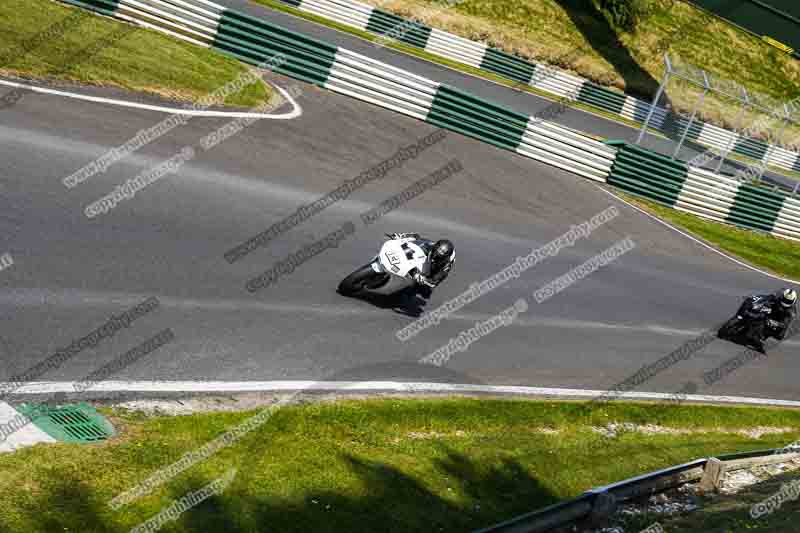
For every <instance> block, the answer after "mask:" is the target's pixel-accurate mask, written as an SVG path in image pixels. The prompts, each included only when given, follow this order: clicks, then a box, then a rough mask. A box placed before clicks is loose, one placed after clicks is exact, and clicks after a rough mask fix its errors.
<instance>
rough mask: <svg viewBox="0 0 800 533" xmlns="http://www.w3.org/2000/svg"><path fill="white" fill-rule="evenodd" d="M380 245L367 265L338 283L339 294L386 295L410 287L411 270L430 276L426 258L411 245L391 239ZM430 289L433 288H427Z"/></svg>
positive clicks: (412, 283) (426, 255) (415, 246)
mask: <svg viewBox="0 0 800 533" xmlns="http://www.w3.org/2000/svg"><path fill="white" fill-rule="evenodd" d="M385 235H386V236H387V237H389V238H390V240H388V241H386V242H385V243H383V246H382V247H381V251H380V252H378V255H376V256H375V257H374V258H373V259H372V262H371V263H368V264H366V265H364V266H363V267H361V268H359V269H358V270H356V271H355V272H353V273H352V274H350V275H349V276H347V277H346V278H344V279H343V280H342V282H341V283H339V293H340V294H342V295H344V296H352V295H353V294H356V293H358V292H361V291H368V292H371V293H375V294H382V295H390V294H395V293H397V292H399V291H401V290H403V289H407V288H409V287H411V286H413V285H414V284H415V283H416V282H415V281H414V280H413V279H412V277H411V276H410V275H409V273H410V272H412V271H413V270H414V269H415V268H416V269H417V270H418V271H419V272H421V273H422V274H425V275H428V274H430V264H429V263H428V254H427V253H425V251H424V250H423V249H422V248H421V247H420V246H418V245H417V244H414V243H413V242H410V241H408V240H405V239H395V238H394V236H393V235H389V234H388V233H387V234H385ZM429 286H430V287H433V285H429Z"/></svg>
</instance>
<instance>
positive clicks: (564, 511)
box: [474, 448, 800, 533]
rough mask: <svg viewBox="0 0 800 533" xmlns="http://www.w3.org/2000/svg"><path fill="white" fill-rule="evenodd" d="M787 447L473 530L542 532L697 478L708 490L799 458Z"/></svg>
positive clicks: (625, 484)
mask: <svg viewBox="0 0 800 533" xmlns="http://www.w3.org/2000/svg"><path fill="white" fill-rule="evenodd" d="M784 450H785V449H784V448H775V449H771V450H760V451H754V452H745V453H736V454H728V455H720V456H718V457H708V458H703V459H697V460H695V461H691V462H688V463H684V464H681V465H677V466H671V467H669V468H664V469H662V470H657V471H655V472H650V473H648V474H643V475H641V476H636V477H633V478H630V479H626V480H624V481H619V482H617V483H612V484H610V485H606V486H603V487H597V488H595V489H592V490H589V491H587V492H585V493H583V494H581V495H580V496H578V497H577V498H574V499H572V500H569V501H566V502H561V503H557V504H555V505H551V506H549V507H545V508H543V509H540V510H538V511H533V512H530V513H525V514H523V515H519V516H517V517H514V518H512V519H510V520H507V521H505V522H501V523H499V524H496V525H493V526H490V527H487V528H484V529H480V530H476V531H475V532H474V533H540V532H544V531H549V530H551V529H553V528H556V527H560V526H565V525H568V524H570V523H572V522H575V521H577V520H581V519H585V518H587V517H589V516H591V515H593V514H594V515H595V516H609V515H610V514H611V513H612V512H613V511H614V509H615V507H616V504H617V503H618V502H624V501H626V500H631V499H636V498H641V497H644V496H651V495H654V494H658V493H661V492H664V491H665V490H668V489H671V488H674V487H677V486H680V485H682V484H685V483H690V482H694V481H698V480H702V481H701V485H703V488H704V489H705V490H714V489H717V488H719V484H720V481H721V479H722V476H723V474H724V473H725V472H733V471H736V470H742V469H746V468H752V467H754V466H761V465H766V464H776V463H783V462H786V461H790V460H792V459H798V458H800V453H778V452H783V451H784Z"/></svg>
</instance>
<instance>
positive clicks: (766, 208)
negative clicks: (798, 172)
mask: <svg viewBox="0 0 800 533" xmlns="http://www.w3.org/2000/svg"><path fill="white" fill-rule="evenodd" d="M765 193H769V191H764V190H763V189H759V188H758V187H756V186H754V185H750V184H747V183H745V184H742V185H741V187H740V188H739V192H738V194H737V195H736V198H734V201H733V207H731V212H730V215H728V219H729V220H731V221H740V222H741V221H748V222H749V223H751V224H754V225H757V226H758V227H759V228H760V229H763V230H764V231H772V229H773V228H774V227H775V220H777V218H778V213H779V212H780V210H781V208H782V207H783V202H784V200H785V198H780V199H779V198H775V197H772V198H770V196H769V195H768V194H765ZM773 194H774V193H773ZM769 200H772V201H771V202H770V201H769Z"/></svg>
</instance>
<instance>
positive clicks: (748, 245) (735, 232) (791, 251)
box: [616, 191, 800, 279]
mask: <svg viewBox="0 0 800 533" xmlns="http://www.w3.org/2000/svg"><path fill="white" fill-rule="evenodd" d="M616 192H617V193H618V194H620V195H621V196H622V197H624V198H625V199H626V200H628V201H629V202H631V203H633V204H636V205H638V206H639V207H642V208H643V209H645V210H647V211H649V212H650V213H652V214H654V215H656V216H658V217H659V218H662V219H664V220H666V221H668V222H671V223H673V224H675V225H677V226H680V227H682V228H684V229H686V230H687V231H688V232H689V233H693V234H694V235H696V236H698V237H700V238H702V239H705V240H706V241H708V242H709V243H711V244H713V245H714V246H716V247H718V248H719V249H721V250H724V251H725V252H728V253H730V254H733V255H736V256H738V257H740V258H742V259H744V260H745V261H747V262H748V263H751V264H753V265H755V266H758V267H761V268H764V269H766V270H768V271H770V272H773V273H775V274H778V275H780V276H784V277H787V278H790V279H800V243H798V242H794V241H790V240H787V239H779V238H777V237H773V236H772V235H767V234H765V233H759V232H756V231H750V230H746V229H739V228H736V227H734V226H728V225H726V224H719V223H717V222H712V221H710V220H706V219H703V218H700V217H698V216H696V215H692V214H689V213H684V212H682V211H678V210H676V209H672V208H670V207H666V206H663V205H661V204H657V203H655V202H653V201H650V200H646V199H644V198H641V197H638V196H633V195H630V194H625V193H622V192H620V191H616Z"/></svg>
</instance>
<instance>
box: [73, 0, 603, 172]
mask: <svg viewBox="0 0 800 533" xmlns="http://www.w3.org/2000/svg"><path fill="white" fill-rule="evenodd" d="M62 1H63V2H66V3H68V4H72V5H76V6H80V7H84V8H88V9H92V10H95V11H99V12H101V13H103V14H105V15H111V16H114V17H117V18H121V19H123V20H127V21H131V22H135V23H138V24H141V25H144V26H146V27H149V28H153V29H157V30H159V31H162V32H166V33H168V34H170V35H173V36H175V37H178V38H180V39H183V40H186V41H189V42H192V43H194V44H197V45H201V46H206V47H212V48H214V49H216V50H219V51H221V52H223V53H225V54H227V55H230V56H233V57H235V58H238V59H240V60H242V61H244V62H247V63H250V64H253V65H258V64H261V63H265V62H268V61H269V60H270V59H271V58H275V57H276V56H277V55H279V54H280V55H282V59H283V61H277V62H274V63H275V64H276V66H275V67H274V70H275V71H277V72H279V73H281V74H285V75H287V76H290V77H293V78H297V79H300V80H303V81H306V82H309V83H313V84H316V85H319V86H321V87H324V88H326V89H329V90H331V91H335V92H338V93H342V94H345V95H348V96H351V97H353V98H358V99H360V100H364V101H367V102H370V103H372V104H375V105H378V106H381V107H384V108H387V109H392V110H394V111H397V112H399V113H403V114H406V115H409V116H412V117H415V118H418V119H420V120H424V121H427V122H429V123H431V124H435V125H437V126H440V127H442V128H446V129H448V130H452V131H456V132H459V133H462V134H464V135H468V136H471V137H475V138H477V139H480V140H483V141H485V142H488V143H491V144H493V145H495V146H498V147H501V148H505V149H508V150H512V151H515V152H517V153H519V154H521V155H523V156H526V157H530V158H533V159H536V160H538V161H542V162H544V163H547V164H550V165H553V166H556V167H559V168H562V169H564V170H567V171H569V172H573V173H575V174H578V175H580V176H583V177H586V178H590V179H593V180H596V181H601V182H605V180H606V176H607V175H608V172H609V170H610V169H611V164H612V163H613V160H614V157H615V155H616V150H615V149H614V148H611V147H609V146H606V145H605V144H603V143H601V142H598V141H596V140H594V139H592V138H590V137H587V136H584V135H581V134H579V133H577V132H574V131H572V130H569V129H567V128H564V127H562V126H559V125H557V124H553V123H550V122H546V121H543V120H540V119H538V118H536V117H529V116H527V115H524V114H521V113H517V112H515V111H512V110H510V109H508V108H505V107H503V106H500V105H497V104H493V103H490V102H487V101H484V100H481V99H480V98H478V97H476V96H473V95H471V94H469V93H466V92H464V91H461V90H459V89H455V88H453V87H449V86H447V85H443V84H440V83H437V82H435V81H432V80H429V79H427V78H424V77H422V76H418V75H416V74H413V73H411V72H408V71H405V70H402V69H399V68H396V67H393V66H390V65H386V64H384V63H381V62H379V61H376V60H374V59H371V58H368V57H366V56H363V55H360V54H356V53H354V52H351V51H349V50H345V49H343V48H338V47H336V46H333V45H330V44H327V43H324V42H321V41H317V40H315V39H312V38H310V37H306V36H304V35H302V34H298V33H295V32H292V31H289V30H287V29H285V28H283V27H281V26H277V25H275V24H271V23H269V22H266V21H263V20H261V19H258V18H256V17H252V16H250V15H246V14H244V13H240V12H238V11H235V10H232V9H227V8H225V7H222V6H219V5H217V4H214V3H213V2H209V1H207V0H62ZM376 24H377V23H376ZM409 38H411V37H409ZM270 63H273V62H270Z"/></svg>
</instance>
